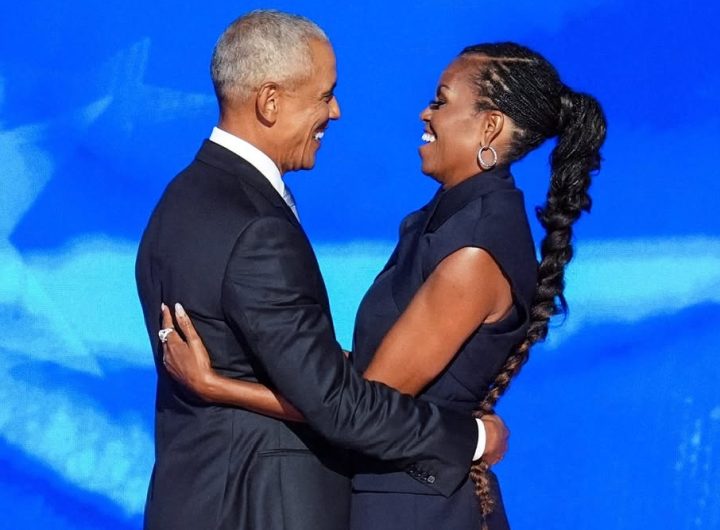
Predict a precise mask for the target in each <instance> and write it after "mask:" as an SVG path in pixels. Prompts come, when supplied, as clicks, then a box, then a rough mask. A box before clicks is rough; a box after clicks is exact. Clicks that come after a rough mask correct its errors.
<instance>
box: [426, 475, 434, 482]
mask: <svg viewBox="0 0 720 530" xmlns="http://www.w3.org/2000/svg"><path fill="white" fill-rule="evenodd" d="M427 481H428V484H434V483H435V475H430V476H429V477H428V478H427Z"/></svg>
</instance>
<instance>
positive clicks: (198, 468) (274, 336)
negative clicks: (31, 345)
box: [136, 141, 476, 530]
mask: <svg viewBox="0 0 720 530" xmlns="http://www.w3.org/2000/svg"><path fill="white" fill-rule="evenodd" d="M136 275H137V283H138V290H139V294H140V300H141V302H142V306H143V312H144V314H145V323H146V325H147V329H148V334H149V336H150V341H151V343H152V347H153V353H154V356H155V364H156V367H157V374H158V383H157V396H156V411H155V412H156V423H155V447H156V455H155V467H154V469H153V476H152V479H151V483H150V487H149V492H148V500H147V506H146V513H145V526H146V528H147V529H151V530H154V529H167V530H184V529H187V530H200V529H202V530H206V529H216V528H217V529H245V528H248V529H260V530H273V529H284V530H289V529H298V530H299V529H308V530H309V529H313V530H318V529H328V530H339V529H343V528H346V527H347V521H348V509H349V494H350V493H349V492H350V489H349V481H348V473H347V469H346V465H345V464H346V463H345V458H346V457H345V454H344V452H343V451H342V450H340V449H338V448H343V449H354V450H358V451H361V452H363V453H366V454H369V455H372V456H375V457H379V458H382V459H384V460H389V461H394V462H396V463H397V464H398V465H399V466H401V467H403V468H407V469H409V472H410V473H411V474H412V475H413V476H415V477H416V478H417V479H418V480H422V481H424V482H426V483H429V484H432V485H433V487H435V488H437V489H438V490H439V491H441V492H443V493H444V494H449V493H450V492H452V491H453V490H454V489H455V488H456V487H457V486H458V485H459V484H460V483H461V482H462V480H463V479H464V478H465V477H466V475H467V472H468V467H469V464H470V459H471V457H472V453H473V451H474V444H475V441H476V427H475V423H474V421H473V420H471V419H470V418H469V417H467V416H464V415H459V414H457V413H452V412H447V411H440V410H439V409H438V408H436V407H435V406H434V405H431V404H428V403H423V402H415V401H414V400H413V399H411V398H410V397H408V396H403V395H401V394H400V393H398V392H395V391H394V390H392V389H390V388H388V387H386V386H384V385H382V384H377V383H370V382H367V381H365V380H363V379H362V377H360V375H359V374H357V373H356V372H355V371H354V370H353V368H352V366H351V365H350V364H349V363H348V362H347V361H346V360H345V357H344V355H343V353H342V351H341V348H340V346H339V345H338V343H337V342H336V340H335V336H334V332H333V327H332V322H331V319H330V311H329V306H328V299H327V294H326V291H325V285H324V283H323V279H322V277H321V275H320V270H319V268H318V264H317V261H316V259H315V255H314V254H313V251H312V248H311V246H310V243H309V242H308V240H307V238H306V236H305V233H304V232H303V230H302V228H301V227H300V225H299V224H298V222H297V220H296V219H295V217H294V215H293V214H292V212H291V211H290V209H289V208H288V207H287V206H286V204H285V202H284V201H283V200H282V198H281V197H280V196H279V195H278V194H277V192H276V191H275V190H274V189H273V188H272V186H271V185H270V183H269V182H268V181H267V180H266V179H265V178H264V177H263V176H262V175H261V174H260V173H259V172H258V171H257V170H256V169H255V168H254V167H253V166H251V165H250V164H248V163H247V162H246V161H245V160H243V159H242V158H240V157H238V156H236V155H235V154H233V153H232V152H230V151H228V150H227V149H225V148H223V147H221V146H219V145H217V144H214V143H212V142H210V141H206V142H205V143H204V144H203V146H202V148H201V149H200V151H199V153H198V154H197V157H196V158H195V160H194V161H193V162H192V163H191V165H190V166H189V167H188V168H186V169H185V170H184V171H182V172H181V173H180V174H179V175H178V176H177V177H176V178H175V179H174V180H173V181H172V182H171V183H170V185H169V186H168V188H167V189H166V191H165V193H164V194H163V196H162V198H161V200H160V202H159V204H158V205H157V207H156V209H155V211H154V212H153V214H152V217H151V218H150V221H149V224H148V226H147V229H146V231H145V233H144V235H143V238H142V242H141V244H140V250H139V254H138V259H137V265H136ZM161 301H164V302H165V303H168V304H173V303H175V302H182V303H183V305H184V307H185V308H186V310H187V311H188V313H189V315H190V316H191V317H192V319H193V321H194V323H195V325H196V327H197V330H198V332H199V334H200V335H201V336H202V338H203V340H204V341H205V344H206V345H207V347H208V350H209V352H210V355H211V358H212V364H213V366H214V367H215V369H216V370H218V371H219V372H221V373H224V374H226V375H228V376H231V377H235V378H242V379H247V380H253V381H260V382H263V383H266V384H268V385H271V386H273V387H275V388H277V389H278V390H279V391H280V393H281V394H282V395H284V396H285V397H286V398H287V399H288V400H290V402H292V403H293V404H294V405H295V406H296V407H297V408H298V409H299V410H300V411H301V412H302V413H303V414H304V416H305V417H306V418H307V422H308V424H307V425H298V424H290V423H285V422H282V421H278V420H275V419H272V418H268V417H265V416H261V415H258V414H254V413H251V412H247V411H244V410H241V409H237V408H232V407H225V406H218V405H212V404H207V403H202V402H200V401H199V400H198V399H196V398H195V397H194V396H192V395H190V394H189V393H188V392H186V391H185V390H184V389H183V388H181V387H180V386H179V385H177V384H176V383H174V382H173V381H172V380H171V378H170V377H169V376H168V375H167V373H166V372H165V371H164V369H163V366H162V362H161V356H162V349H161V348H160V344H159V341H158V339H157V332H158V329H159V328H160V303H161ZM331 444H332V445H331ZM333 447H335V448H333Z"/></svg>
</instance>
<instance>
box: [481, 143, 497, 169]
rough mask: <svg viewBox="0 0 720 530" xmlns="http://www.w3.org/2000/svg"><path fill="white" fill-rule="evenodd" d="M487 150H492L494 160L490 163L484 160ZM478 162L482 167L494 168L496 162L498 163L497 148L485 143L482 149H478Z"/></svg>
mask: <svg viewBox="0 0 720 530" xmlns="http://www.w3.org/2000/svg"><path fill="white" fill-rule="evenodd" d="M485 151H490V152H491V153H492V157H493V158H492V162H490V163H489V164H488V163H487V162H485V160H483V153H484V152H485ZM477 158H478V162H480V167H481V168H483V169H492V168H493V167H495V164H497V151H495V148H494V147H493V146H491V145H485V146H483V147H481V148H480V151H478V156H477Z"/></svg>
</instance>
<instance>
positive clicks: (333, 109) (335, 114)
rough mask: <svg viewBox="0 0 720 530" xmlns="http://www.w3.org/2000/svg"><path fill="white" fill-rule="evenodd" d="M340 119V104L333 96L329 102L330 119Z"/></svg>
mask: <svg viewBox="0 0 720 530" xmlns="http://www.w3.org/2000/svg"><path fill="white" fill-rule="evenodd" d="M338 118H340V104H339V103H338V100H337V98H336V97H335V96H333V98H332V100H330V119H331V120H337V119H338Z"/></svg>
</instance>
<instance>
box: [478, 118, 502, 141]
mask: <svg viewBox="0 0 720 530" xmlns="http://www.w3.org/2000/svg"><path fill="white" fill-rule="evenodd" d="M504 128H505V115H504V114H503V113H502V112H500V111H499V110H488V111H486V112H485V113H484V116H483V118H482V125H481V131H480V146H481V147H486V146H489V145H492V143H493V142H494V141H495V140H497V139H498V137H499V136H500V135H501V134H502V132H503V129H504Z"/></svg>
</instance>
